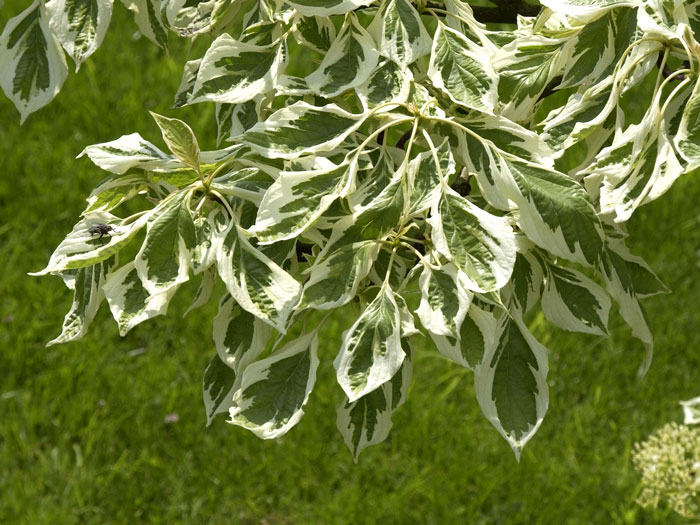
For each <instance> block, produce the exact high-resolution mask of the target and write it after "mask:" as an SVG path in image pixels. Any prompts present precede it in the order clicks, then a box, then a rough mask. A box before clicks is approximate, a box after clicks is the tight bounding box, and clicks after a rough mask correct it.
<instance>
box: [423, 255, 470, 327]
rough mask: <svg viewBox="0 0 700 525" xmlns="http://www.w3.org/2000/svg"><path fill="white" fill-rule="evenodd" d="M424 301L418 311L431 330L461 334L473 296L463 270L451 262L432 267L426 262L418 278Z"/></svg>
mask: <svg viewBox="0 0 700 525" xmlns="http://www.w3.org/2000/svg"><path fill="white" fill-rule="evenodd" d="M418 284H419V286H420V291H421V301H420V305H419V306H418V309H417V310H416V314H418V318H419V319H420V322H421V324H422V325H423V327H424V328H425V329H426V330H428V332H430V334H431V335H432V334H437V335H443V336H450V337H452V338H454V339H457V338H458V337H459V329H460V327H461V326H462V321H464V317H465V316H466V315H467V310H468V309H469V305H470V304H471V300H472V293H471V292H470V291H469V284H470V283H469V282H468V281H467V279H466V276H465V275H464V273H463V272H460V271H459V270H457V267H456V266H455V265H454V264H452V263H448V264H445V265H443V266H440V267H435V268H431V267H430V266H427V265H424V266H423V272H422V273H421V276H420V279H419V281H418Z"/></svg>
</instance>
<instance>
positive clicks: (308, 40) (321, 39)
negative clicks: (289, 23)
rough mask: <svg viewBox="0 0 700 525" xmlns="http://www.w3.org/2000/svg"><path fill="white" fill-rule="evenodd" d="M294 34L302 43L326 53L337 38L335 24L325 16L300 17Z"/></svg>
mask: <svg viewBox="0 0 700 525" xmlns="http://www.w3.org/2000/svg"><path fill="white" fill-rule="evenodd" d="M294 36H295V37H296V38H297V39H298V41H300V42H301V44H302V45H304V46H307V47H310V48H311V49H313V50H314V51H316V52H318V53H326V51H328V50H329V49H330V47H331V45H332V44H333V42H334V41H335V39H336V31H335V26H334V25H333V22H332V21H331V19H330V18H328V17H325V16H304V17H299V19H298V20H297V22H296V24H295V25H294Z"/></svg>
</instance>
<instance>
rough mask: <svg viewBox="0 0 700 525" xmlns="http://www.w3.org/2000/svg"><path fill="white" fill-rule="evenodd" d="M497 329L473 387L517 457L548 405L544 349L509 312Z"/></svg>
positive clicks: (482, 407)
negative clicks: (496, 337) (496, 336)
mask: <svg viewBox="0 0 700 525" xmlns="http://www.w3.org/2000/svg"><path fill="white" fill-rule="evenodd" d="M497 333H498V334H500V335H499V336H498V342H497V344H496V345H494V346H493V348H491V349H489V351H488V352H487V353H486V354H485V355H484V359H483V360H482V362H481V364H479V365H478V366H477V367H476V370H474V388H475V390H476V399H477V401H478V402H479V406H480V407H481V410H482V412H483V413H484V415H485V416H486V418H487V419H488V420H489V421H490V422H491V424H493V426H495V427H496V429H497V430H498V431H499V432H500V433H501V435H502V436H503V437H504V438H505V439H506V441H508V444H509V445H510V447H511V448H512V449H513V452H514V453H515V457H516V459H518V460H520V453H521V452H522V450H523V447H524V446H525V444H526V443H527V442H528V441H529V440H530V438H531V437H532V436H533V435H534V434H535V432H537V429H538V428H539V426H540V424H541V423H542V419H543V418H544V415H545V412H546V411H547V406H548V405H549V387H548V386H547V372H548V364H547V349H546V348H545V347H544V346H542V345H541V344H540V343H539V342H538V341H537V340H536V339H535V338H534V337H533V336H532V334H531V333H530V332H529V331H528V329H527V327H526V326H525V325H524V324H523V322H522V321H521V320H520V319H515V318H511V317H509V316H508V315H504V316H503V317H502V318H501V320H500V323H499V328H498V331H497Z"/></svg>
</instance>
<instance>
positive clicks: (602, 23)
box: [559, 8, 637, 88]
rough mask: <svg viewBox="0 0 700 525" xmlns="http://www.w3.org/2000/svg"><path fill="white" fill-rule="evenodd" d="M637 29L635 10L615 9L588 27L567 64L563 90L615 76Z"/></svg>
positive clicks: (578, 37) (579, 36)
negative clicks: (615, 71)
mask: <svg viewBox="0 0 700 525" xmlns="http://www.w3.org/2000/svg"><path fill="white" fill-rule="evenodd" d="M636 28H637V19H636V12H635V10H634V9H629V8H626V9H614V10H610V11H608V12H607V13H605V14H604V15H603V16H601V17H600V18H598V19H597V20H594V21H592V22H589V23H588V24H586V25H584V26H583V28H582V29H581V32H580V33H579V34H578V35H577V37H576V42H575V45H574V49H573V51H572V55H571V57H570V58H569V59H568V60H567V61H566V64H564V71H563V72H562V81H561V83H560V84H559V88H568V87H574V86H579V85H582V84H584V85H592V84H597V83H598V82H600V81H601V80H603V79H604V78H605V77H606V76H608V75H610V74H611V73H612V70H613V68H614V67H615V64H616V63H617V62H618V60H619V59H620V56H621V54H622V53H623V52H624V50H625V49H626V48H627V47H628V46H629V45H630V44H631V42H632V38H633V36H634V33H635V30H636Z"/></svg>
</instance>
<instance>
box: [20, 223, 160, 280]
mask: <svg viewBox="0 0 700 525" xmlns="http://www.w3.org/2000/svg"><path fill="white" fill-rule="evenodd" d="M149 216H150V212H149V213H145V214H143V215H140V216H138V217H137V218H136V219H135V220H131V221H128V219H127V220H124V221H120V220H119V217H115V216H114V215H112V214H111V213H107V212H101V211H98V212H91V213H87V214H85V215H84V216H83V217H82V218H81V219H80V221H78V222H77V223H76V225H75V226H73V230H72V231H71V232H70V233H69V234H68V235H67V236H66V238H65V239H63V241H61V244H59V245H58V247H57V248H56V249H55V250H54V252H53V254H51V258H50V259H49V262H48V264H47V265H46V268H44V269H43V270H41V271H40V272H36V273H30V274H29V275H46V274H49V273H58V272H62V271H64V270H69V269H72V268H85V267H87V266H92V265H93V264H96V263H98V262H100V261H104V260H105V259H108V258H109V257H111V256H112V255H114V254H115V253H118V252H119V251H120V250H121V249H122V248H124V247H125V246H126V245H127V244H129V243H130V242H131V241H132V240H133V238H134V236H135V235H136V234H137V233H138V232H139V230H141V228H143V227H144V226H145V225H146V222H147V221H148V218H149ZM130 219H131V218H130ZM127 221H128V222H127ZM97 225H106V226H110V227H111V228H112V229H111V230H110V231H109V233H108V234H107V235H103V236H102V238H100V236H98V234H96V233H91V232H90V229H91V228H93V227H95V226H97Z"/></svg>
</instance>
